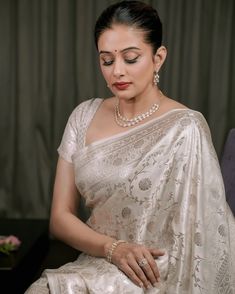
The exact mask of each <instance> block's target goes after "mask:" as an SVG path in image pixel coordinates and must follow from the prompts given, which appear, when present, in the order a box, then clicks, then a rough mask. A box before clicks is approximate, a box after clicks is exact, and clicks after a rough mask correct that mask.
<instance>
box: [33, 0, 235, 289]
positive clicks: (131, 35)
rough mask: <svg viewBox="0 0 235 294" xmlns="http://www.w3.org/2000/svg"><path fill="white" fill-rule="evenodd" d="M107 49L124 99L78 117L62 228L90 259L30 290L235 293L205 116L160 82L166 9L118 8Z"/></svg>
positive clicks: (58, 184)
mask: <svg viewBox="0 0 235 294" xmlns="http://www.w3.org/2000/svg"><path fill="white" fill-rule="evenodd" d="M95 41H96V46H97V49H98V52H99V60H100V67H101V71H102V74H103V76H104V78H105V80H106V82H107V85H108V87H109V88H110V90H111V91H112V93H113V95H114V97H112V98H109V99H105V100H104V99H100V98H97V99H92V100H88V101H86V102H83V103H81V104H80V105H79V106H78V107H77V108H76V109H75V110H74V111H73V113H72V114H71V116H70V118H69V120H68V123H67V126H66V129H65V132H64V136H63V139H62V142H61V145H60V147H59V149H58V152H59V155H60V156H59V159H58V166H57V173H56V179H55V187H54V195H53V203H52V210H51V222H50V227H51V231H52V233H53V234H54V235H55V236H56V237H57V238H59V239H61V240H63V241H64V242H66V243H68V244H69V245H71V246H73V247H74V248H76V249H78V250H80V251H83V253H82V254H81V255H80V256H79V257H78V259H77V260H76V261H75V262H73V263H69V264H66V265H64V266H63V267H61V268H59V269H57V270H46V271H45V272H44V275H43V276H42V278H41V279H39V280H38V281H36V282H35V283H34V284H33V285H32V286H31V288H30V289H29V290H28V292H27V293H49V291H50V293H145V292H146V293H167V294H173V293H174V294H184V293H185V294H186V293H187V294H188V293H193V294H194V293H211V294H212V293H213V294H215V293H234V281H233V280H232V279H233V278H234V272H233V269H234V268H235V266H234V265H235V264H234V249H235V247H234V240H233V241H232V239H231V238H232V237H233V239H234V236H232V235H231V231H232V229H234V219H233V217H232V214H231V211H230V210H229V208H228V207H227V205H226V201H225V196H224V188H223V182H222V178H221V174H220V169H219V165H218V161H217V158H216V155H215V151H214V148H213V146H212V142H211V137H210V132H209V129H208V126H207V124H206V122H205V119H204V118H203V116H202V115H201V114H200V113H198V112H196V111H193V110H190V109H188V108H186V107H185V106H184V105H182V104H179V103H178V102H176V101H173V100H172V99H170V98H167V97H166V96H165V95H164V94H163V93H162V92H161V91H160V90H159V88H158V86H157V83H158V79H159V76H158V72H159V70H160V68H161V66H162V64H163V63H164V60H165V58H166V48H165V47H164V46H162V45H161V41H162V26H161V22H160V19H159V17H158V14H157V12H156V10H154V9H153V8H152V7H150V6H148V5H146V4H144V3H142V2H138V1H123V2H120V3H116V4H114V5H112V6H110V7H108V8H107V9H106V10H105V11H104V12H103V13H102V14H101V16H100V17H99V19H98V21H97V23H96V27H95ZM77 191H79V194H80V195H81V196H82V197H84V199H85V202H86V205H87V207H89V208H90V209H91V215H90V217H89V219H88V221H87V223H86V224H85V223H83V222H82V221H81V220H79V218H78V217H77V215H76V211H77V208H78V205H79V200H80V196H78V192H77Z"/></svg>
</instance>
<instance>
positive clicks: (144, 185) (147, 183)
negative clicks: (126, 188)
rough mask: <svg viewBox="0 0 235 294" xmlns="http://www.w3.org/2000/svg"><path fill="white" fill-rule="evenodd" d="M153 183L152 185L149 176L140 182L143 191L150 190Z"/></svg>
mask: <svg viewBox="0 0 235 294" xmlns="http://www.w3.org/2000/svg"><path fill="white" fill-rule="evenodd" d="M151 185H152V183H151V181H150V179H149V178H144V179H142V180H140V182H139V188H140V190H142V191H146V190H149V189H150V188H151Z"/></svg>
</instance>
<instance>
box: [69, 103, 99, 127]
mask: <svg viewBox="0 0 235 294" xmlns="http://www.w3.org/2000/svg"><path fill="white" fill-rule="evenodd" d="M102 101H103V99H102V98H92V99H88V100H85V101H83V102H81V103H80V104H78V106H76V107H75V108H74V110H73V111H72V113H71V114H70V117H69V121H70V122H71V121H75V122H78V121H81V120H84V118H86V117H88V116H89V113H90V112H93V111H95V110H96V109H97V108H98V106H99V105H100V103H101V102H102Z"/></svg>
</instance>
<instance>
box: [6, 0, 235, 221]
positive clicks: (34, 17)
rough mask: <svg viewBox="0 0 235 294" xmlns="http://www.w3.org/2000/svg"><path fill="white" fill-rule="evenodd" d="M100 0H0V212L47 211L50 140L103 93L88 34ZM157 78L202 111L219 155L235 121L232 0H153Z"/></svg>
mask: <svg viewBox="0 0 235 294" xmlns="http://www.w3.org/2000/svg"><path fill="white" fill-rule="evenodd" d="M114 2H116V1H105V0H77V1H75V0H58V1H56V0H18V1H17V0H0V61H1V63H0V64H1V67H0V111H1V112H0V138H1V148H0V217H26V218H30V217H32V218H47V217H48V216H49V211H50V204H51V195H52V186H53V180H54V173H55V166H56V160H57V151H56V149H57V147H58V145H59V143H60V140H61V136H62V133H63V130H64V127H65V124H66V121H67V119H68V116H69V114H70V113H71V111H72V110H73V108H74V107H75V106H76V105H77V104H78V103H80V102H82V101H83V100H86V99H89V98H92V97H108V96H109V95H110V93H109V92H108V89H107V87H106V84H105V83H104V81H103V78H102V76H101V73H100V71H99V67H98V62H97V60H98V59H97V53H96V50H95V46H94V42H93V27H94V23H95V20H96V18H97V16H98V15H99V14H100V12H101V11H102V10H103V9H104V8H105V7H106V6H107V5H109V4H111V3H114ZM145 2H148V3H151V4H152V5H153V6H154V7H156V8H157V9H158V11H159V14H160V16H161V19H162V21H163V26H164V45H166V47H167V48H168V57H167V61H166V63H165V65H164V67H163V69H162V70H161V72H160V87H161V88H162V90H163V92H164V93H165V94H167V95H168V96H170V97H172V98H174V99H176V100H178V101H181V102H183V103H184V104H186V105H187V106H188V107H191V108H193V109H195V110H198V111H200V112H202V113H203V114H204V116H205V117H206V119H207V121H208V124H209V126H210V128H211V131H212V138H213V142H214V145H215V147H216V150H217V153H218V156H220V153H221V150H222V147H223V144H224V140H225V136H226V135H227V133H228V130H229V129H230V128H231V127H232V126H233V127H234V126H235V115H234V111H235V82H234V76H235V72H234V71H235V57H234V56H235V54H234V53H235V38H234V36H235V3H234V1H233V0H226V1H223V0H207V1H205V0H196V1H195V0H177V1H175V0H156V1H145Z"/></svg>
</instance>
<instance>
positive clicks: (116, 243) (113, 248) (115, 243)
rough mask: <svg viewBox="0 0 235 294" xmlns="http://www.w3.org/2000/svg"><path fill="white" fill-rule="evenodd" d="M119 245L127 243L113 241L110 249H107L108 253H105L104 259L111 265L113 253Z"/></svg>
mask: <svg viewBox="0 0 235 294" xmlns="http://www.w3.org/2000/svg"><path fill="white" fill-rule="evenodd" d="M121 243H127V242H126V241H124V240H118V241H114V242H113V243H112V245H111V247H110V248H109V251H108V253H107V256H106V259H107V261H108V262H110V263H112V256H113V252H114V250H115V249H116V248H117V246H118V245H119V244H121Z"/></svg>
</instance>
